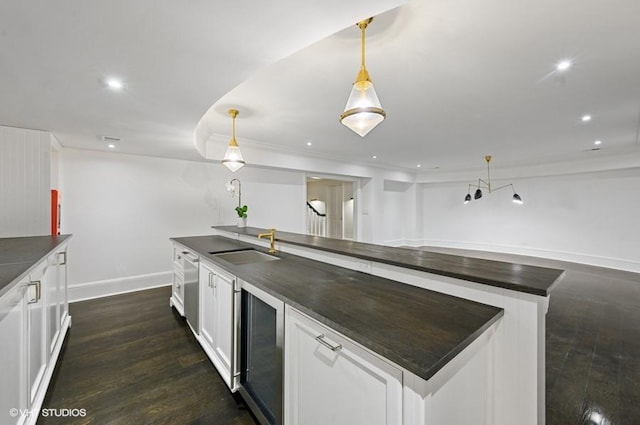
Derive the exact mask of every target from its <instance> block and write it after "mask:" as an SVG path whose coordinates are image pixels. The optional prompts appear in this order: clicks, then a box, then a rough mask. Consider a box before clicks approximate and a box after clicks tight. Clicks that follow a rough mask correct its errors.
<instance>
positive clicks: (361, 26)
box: [358, 21, 367, 69]
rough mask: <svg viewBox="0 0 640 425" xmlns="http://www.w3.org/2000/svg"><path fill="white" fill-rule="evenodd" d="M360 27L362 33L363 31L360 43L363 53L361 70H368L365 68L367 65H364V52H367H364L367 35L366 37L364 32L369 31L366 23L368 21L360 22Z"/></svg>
mask: <svg viewBox="0 0 640 425" xmlns="http://www.w3.org/2000/svg"><path fill="white" fill-rule="evenodd" d="M358 26H359V27H360V29H361V30H362V31H361V42H360V50H361V53H362V55H361V58H362V61H361V63H360V68H361V69H366V67H365V65H364V51H365V50H364V43H365V35H364V32H365V30H366V29H367V23H366V21H362V22H360V24H359V25H358Z"/></svg>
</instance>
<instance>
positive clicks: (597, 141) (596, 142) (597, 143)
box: [593, 140, 602, 146]
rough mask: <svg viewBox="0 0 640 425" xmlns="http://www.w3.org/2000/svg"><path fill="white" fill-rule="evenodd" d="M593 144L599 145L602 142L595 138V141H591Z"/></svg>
mask: <svg viewBox="0 0 640 425" xmlns="http://www.w3.org/2000/svg"><path fill="white" fill-rule="evenodd" d="M593 144H594V145H596V146H599V145H601V144H602V140H596V141H595V142H593Z"/></svg>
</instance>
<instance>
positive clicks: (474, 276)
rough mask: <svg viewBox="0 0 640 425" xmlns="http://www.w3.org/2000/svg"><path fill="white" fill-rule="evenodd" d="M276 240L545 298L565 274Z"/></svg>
mask: <svg viewBox="0 0 640 425" xmlns="http://www.w3.org/2000/svg"><path fill="white" fill-rule="evenodd" d="M212 227H213V228H214V229H218V230H222V231H225V232H232V233H237V234H240V235H248V236H257V235H258V233H263V232H265V231H266V229H259V228H255V227H245V228H239V227H236V226H212ZM276 240H278V241H280V242H284V243H288V244H291V245H299V246H304V247H308V248H314V249H318V250H321V251H327V252H333V253H336V254H342V255H347V256H350V257H355V258H361V259H364V260H370V261H376V262H379V263H385V264H390V265H393V266H398V267H404V268H408V269H414V270H419V271H424V272H428V273H433V274H437V275H441V276H448V277H453V278H457V279H463V280H468V281H471V282H477V283H482V284H485V285H490V286H496V287H500V288H506V289H511V290H514V291H518V292H527V293H530V294H534V295H540V296H544V297H546V296H548V295H549V294H550V291H551V289H552V288H553V286H554V285H555V284H556V283H557V282H558V281H559V279H560V278H561V277H562V276H563V274H564V270H559V269H552V268H547V267H537V266H528V265H523V264H515V263H509V262H505V261H494V260H486V259H481V258H473V257H465V256H460V255H452V254H443V253H440V252H430V251H421V250H416V249H410V248H396V247H389V246H383V245H375V244H371V243H364V242H355V241H350V240H344V239H332V238H325V237H322V236H310V235H301V234H298V233H290V232H280V231H277V230H276Z"/></svg>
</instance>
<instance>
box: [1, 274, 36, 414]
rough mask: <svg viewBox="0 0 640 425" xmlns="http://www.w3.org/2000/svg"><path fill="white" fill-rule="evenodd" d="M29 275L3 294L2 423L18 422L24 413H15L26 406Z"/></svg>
mask: <svg viewBox="0 0 640 425" xmlns="http://www.w3.org/2000/svg"><path fill="white" fill-rule="evenodd" d="M28 281H29V280H28V279H24V280H23V281H22V282H20V283H18V284H17V285H16V286H15V287H14V288H13V289H12V290H10V291H9V292H8V293H6V294H5V295H3V296H2V298H0V341H2V344H0V361H2V363H3V365H2V379H0V423H2V424H7V425H9V424H10V425H15V424H20V423H22V420H23V419H24V417H21V416H20V415H15V414H12V413H15V410H13V411H12V410H11V409H18V410H23V411H24V409H26V408H27V386H26V376H25V373H26V363H27V357H26V347H25V344H24V343H23V342H24V336H25V333H26V314H25V313H26V310H25V299H24V298H25V293H26V290H27V283H28Z"/></svg>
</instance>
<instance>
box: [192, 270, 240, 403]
mask: <svg viewBox="0 0 640 425" xmlns="http://www.w3.org/2000/svg"><path fill="white" fill-rule="evenodd" d="M199 277H200V335H199V338H200V342H201V344H202V345H203V348H204V350H205V352H206V353H207V355H208V356H209V358H210V359H211V362H212V363H213V364H214V366H215V367H216V369H217V370H218V373H220V375H221V376H222V378H223V380H224V381H225V382H226V384H227V386H228V387H229V388H230V389H231V390H232V391H235V390H236V378H237V371H236V369H237V361H236V357H235V356H236V350H235V347H236V341H237V340H236V338H237V332H236V330H237V320H236V318H235V316H236V315H235V314H234V313H235V311H236V308H237V307H238V306H237V301H236V298H237V297H236V296H235V293H236V291H235V286H236V278H235V277H234V276H233V275H231V274H229V273H227V272H226V271H224V270H222V269H221V268H219V267H217V266H214V265H213V264H210V263H208V262H206V261H203V260H202V259H201V261H200V270H199Z"/></svg>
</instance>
